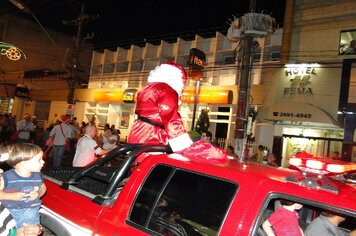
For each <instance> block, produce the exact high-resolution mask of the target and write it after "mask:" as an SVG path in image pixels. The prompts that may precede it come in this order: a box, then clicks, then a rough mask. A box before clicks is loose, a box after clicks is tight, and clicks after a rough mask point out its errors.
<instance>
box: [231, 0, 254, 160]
mask: <svg viewBox="0 0 356 236" xmlns="http://www.w3.org/2000/svg"><path fill="white" fill-rule="evenodd" d="M255 7H256V0H250V11H251V12H254V11H255ZM252 42H253V38H252V37H251V36H248V35H245V36H244V37H243V38H242V39H241V43H242V46H243V54H242V60H241V77H240V82H239V97H238V102H237V110H236V120H235V144H236V145H235V146H236V153H237V155H238V158H239V161H243V160H244V159H245V157H246V141H247V140H246V139H247V135H246V128H247V119H248V109H249V106H250V105H249V96H250V83H249V78H250V70H251V68H250V67H251V48H252Z"/></svg>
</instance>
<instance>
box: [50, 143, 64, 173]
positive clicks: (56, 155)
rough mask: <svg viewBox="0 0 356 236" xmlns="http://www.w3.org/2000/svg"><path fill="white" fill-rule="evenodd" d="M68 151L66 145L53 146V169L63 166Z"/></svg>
mask: <svg viewBox="0 0 356 236" xmlns="http://www.w3.org/2000/svg"><path fill="white" fill-rule="evenodd" d="M65 151H66V145H54V146H53V167H54V168H57V167H60V166H61V163H62V158H63V155H64V153H65Z"/></svg>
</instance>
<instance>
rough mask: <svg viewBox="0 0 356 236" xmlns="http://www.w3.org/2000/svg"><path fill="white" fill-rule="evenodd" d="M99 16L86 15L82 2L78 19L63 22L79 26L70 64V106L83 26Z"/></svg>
mask: <svg viewBox="0 0 356 236" xmlns="http://www.w3.org/2000/svg"><path fill="white" fill-rule="evenodd" d="M96 18H97V16H91V15H86V14H85V3H84V1H82V3H81V7H80V15H79V17H78V18H76V19H73V20H69V21H66V20H65V21H63V24H65V25H67V24H71V25H77V26H78V29H77V35H76V37H75V43H74V47H73V53H72V58H71V63H70V68H69V69H70V78H69V92H68V98H67V103H68V106H71V105H74V103H75V102H74V101H75V100H74V89H75V82H76V81H77V71H78V66H79V64H80V63H79V50H80V42H81V39H82V31H83V25H84V24H85V23H87V22H88V21H89V20H95V19H96Z"/></svg>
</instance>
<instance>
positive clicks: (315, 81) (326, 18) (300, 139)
mask: <svg viewBox="0 0 356 236" xmlns="http://www.w3.org/2000/svg"><path fill="white" fill-rule="evenodd" d="M355 26H356V2H355V1H351V0H343V1H338V2H337V3H336V2H335V1H324V0H323V1H321V0H287V5H286V11H285V21H284V35H283V40H282V50H281V63H280V66H279V68H278V69H276V68H275V69H269V68H267V67H266V68H264V70H263V72H262V74H263V75H262V80H263V81H262V84H263V85H264V88H265V95H266V96H265V98H264V100H263V103H262V106H261V109H260V111H259V114H258V116H257V118H258V124H257V125H256V126H257V127H258V128H257V130H258V133H259V136H258V138H257V141H258V142H260V143H263V142H264V144H265V145H267V146H268V147H270V149H271V150H273V152H274V153H275V154H277V156H279V158H280V159H281V162H282V165H286V163H287V160H288V158H289V157H291V156H292V155H294V154H295V153H297V152H301V151H306V152H308V153H312V154H313V155H315V156H327V157H330V158H335V159H337V158H339V157H341V156H342V159H344V160H349V161H356V159H355V158H356V152H355V151H356V149H355V148H353V145H354V142H355V141H354V140H353V136H354V135H353V134H354V129H355V125H354V124H355V119H354V114H353V110H352V104H353V103H354V99H353V98H354V93H353V92H352V91H354V89H353V87H354V84H353V80H354V79H353V77H354V76H353V75H354V74H355V73H354V69H353V67H354V65H355V64H353V59H354V58H355V56H356V54H355V53H354V52H353V49H354V47H355V46H354V42H355V36H356V35H355ZM344 130H345V132H344ZM344 133H345V135H344Z"/></svg>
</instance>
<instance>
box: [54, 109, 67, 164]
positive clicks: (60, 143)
mask: <svg viewBox="0 0 356 236" xmlns="http://www.w3.org/2000/svg"><path fill="white" fill-rule="evenodd" d="M67 121H68V117H67V116H66V115H62V116H61V118H60V120H59V124H58V125H56V126H54V127H53V129H52V130H51V132H50V133H49V136H50V137H53V138H54V141H53V167H54V168H58V167H60V166H61V164H62V158H63V155H64V153H65V152H66V142H67V139H68V138H69V136H70V132H71V129H70V127H69V125H68V124H67V123H66V122H67Z"/></svg>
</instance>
